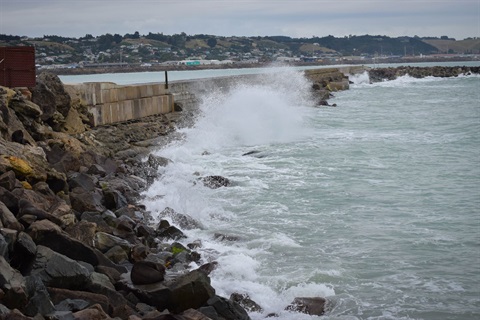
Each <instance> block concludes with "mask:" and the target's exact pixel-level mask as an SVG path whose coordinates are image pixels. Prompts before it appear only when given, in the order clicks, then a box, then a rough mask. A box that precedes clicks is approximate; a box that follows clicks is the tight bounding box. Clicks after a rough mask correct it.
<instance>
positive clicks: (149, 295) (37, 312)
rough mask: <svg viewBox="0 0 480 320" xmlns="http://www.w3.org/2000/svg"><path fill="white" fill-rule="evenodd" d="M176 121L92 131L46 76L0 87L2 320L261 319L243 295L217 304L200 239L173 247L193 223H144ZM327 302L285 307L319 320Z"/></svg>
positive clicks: (82, 111)
mask: <svg viewBox="0 0 480 320" xmlns="http://www.w3.org/2000/svg"><path fill="white" fill-rule="evenodd" d="M323 85H324V84H319V85H317V87H318V88H317V89H320V87H323ZM179 109H180V108H177V110H179ZM178 113H180V114H182V113H184V112H178ZM184 114H186V115H187V117H189V116H191V113H188V112H186V113H184ZM184 118H185V116H183V117H182V116H181V115H180V116H178V114H177V113H175V114H166V115H157V116H151V117H148V118H143V119H137V120H132V121H129V122H127V123H117V124H112V125H109V126H101V127H95V128H91V127H90V126H89V125H90V123H91V114H89V113H88V109H87V108H86V106H85V105H84V104H83V103H82V101H81V100H80V99H78V97H76V95H75V93H72V92H67V91H66V88H65V87H64V86H63V85H62V83H61V82H60V80H59V79H58V77H57V76H55V75H53V74H48V73H42V74H40V75H39V76H38V78H37V84H36V86H35V87H33V88H23V89H9V88H5V87H0V318H1V319H111V318H114V319H131V320H134V319H183V320H189V319H203V320H208V319H213V320H222V319H233V320H235V319H239V320H240V319H242V320H243V319H249V316H248V313H247V311H246V310H248V311H261V307H260V306H258V305H257V304H256V303H255V302H254V301H252V300H251V299H250V298H249V297H248V295H246V294H235V293H234V294H232V295H231V296H230V297H221V296H218V295H216V294H215V289H214V288H213V287H212V286H211V285H210V277H209V274H210V273H211V272H212V271H213V270H214V269H215V267H216V265H217V263H216V262H209V263H204V262H203V260H202V257H201V255H200V254H199V253H198V252H197V251H196V250H197V249H198V248H199V247H201V246H202V243H201V242H200V241H193V242H191V243H187V244H182V243H184V242H182V239H184V238H185V235H184V233H183V232H182V230H185V229H188V228H196V227H198V225H199V222H197V221H195V220H193V219H192V218H191V217H189V216H187V215H184V214H182V213H178V212H175V211H174V210H172V209H170V208H166V209H165V210H164V211H163V212H162V213H161V214H160V217H161V220H160V222H159V223H153V219H152V217H151V215H150V213H149V212H147V211H146V210H145V207H144V206H142V204H141V200H142V197H141V192H142V191H143V190H145V189H146V188H147V187H148V186H149V184H150V183H152V182H153V181H154V180H155V179H156V178H158V172H159V171H158V169H159V167H161V166H165V165H166V164H168V162H169V161H170V160H168V159H165V158H161V157H156V156H153V155H152V154H150V151H151V150H152V148H155V147H158V146H161V145H163V144H165V143H167V141H168V140H169V139H175V126H178V125H181V123H182V121H184V120H185V119H184ZM174 119H175V120H174ZM174 121H176V123H174ZM201 181H203V183H204V184H205V186H206V187H210V188H218V187H224V186H228V179H226V178H223V177H219V176H210V177H201ZM169 221H171V222H169ZM214 237H216V238H217V240H218V241H223V240H222V239H227V240H228V239H229V236H228V235H215V236H214ZM181 242H182V243H181ZM325 302H326V301H325V299H323V298H321V297H310V298H302V297H299V298H297V299H295V300H294V301H292V303H291V304H290V305H288V306H285V308H286V309H288V310H291V311H292V312H304V313H311V314H322V313H323V312H324V305H325Z"/></svg>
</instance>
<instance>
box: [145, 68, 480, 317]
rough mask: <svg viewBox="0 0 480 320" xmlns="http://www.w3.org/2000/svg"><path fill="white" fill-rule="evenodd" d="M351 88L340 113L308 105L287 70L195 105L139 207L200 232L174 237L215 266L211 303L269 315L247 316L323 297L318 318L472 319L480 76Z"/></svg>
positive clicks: (478, 286)
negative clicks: (194, 225) (192, 224)
mask: <svg viewBox="0 0 480 320" xmlns="http://www.w3.org/2000/svg"><path fill="white" fill-rule="evenodd" d="M266 76H267V77H268V75H266ZM350 80H351V81H353V82H354V83H353V84H352V85H351V87H350V89H349V90H347V91H343V92H337V93H335V97H334V98H332V99H331V100H330V101H329V102H330V104H333V103H335V104H336V105H337V107H314V103H313V102H312V100H311V99H310V97H309V90H308V88H309V84H308V82H307V81H306V80H305V79H304V78H303V76H302V74H301V73H300V72H298V71H296V70H292V71H285V75H284V76H281V77H279V76H275V75H273V74H272V75H271V81H270V84H269V85H249V86H248V85H239V86H237V87H234V88H232V90H230V91H229V92H228V93H222V94H218V93H216V94H214V93H212V94H211V95H206V96H204V97H202V101H203V102H202V104H201V106H200V110H199V115H198V118H197V119H196V121H195V124H194V125H193V126H191V127H188V128H183V129H180V133H181V134H182V136H183V138H182V139H179V140H178V141H175V142H172V143H171V144H169V145H167V146H165V147H163V148H160V149H158V150H157V151H155V152H154V153H155V154H156V155H159V156H163V157H167V158H169V159H171V160H172V162H171V164H169V165H168V166H167V167H165V168H162V169H161V177H160V178H159V179H158V180H157V181H155V182H154V184H153V185H152V186H151V187H150V188H149V190H148V191H147V192H145V196H146V199H145V204H146V206H147V208H148V209H149V210H151V212H152V213H153V214H154V215H156V216H157V219H160V218H163V217H161V216H158V215H159V213H160V212H161V211H162V210H163V209H165V208H166V207H170V208H172V209H174V210H175V211H177V212H180V213H183V214H187V215H189V216H191V217H193V218H194V219H196V220H197V221H199V222H200V223H201V224H202V228H201V229H194V230H185V231H184V232H185V234H186V235H187V236H188V238H187V239H185V240H183V241H182V242H183V243H185V244H186V243H189V242H192V241H194V240H198V239H200V240H201V241H202V244H203V246H202V248H200V249H198V250H199V252H200V253H201V255H202V261H201V263H205V262H209V261H218V263H219V264H218V267H217V269H216V270H214V271H213V272H212V273H211V275H210V276H211V279H212V285H213V286H214V288H215V289H216V292H217V294H218V295H221V296H225V297H227V298H228V297H229V296H230V294H231V293H233V292H237V293H245V294H248V295H249V296H250V298H251V299H252V300H254V301H256V302H257V303H258V304H259V305H260V306H261V307H262V308H263V311H261V312H252V313H250V316H251V318H252V319H264V318H265V316H266V315H267V314H270V313H275V314H277V316H278V318H277V319H280V320H284V319H317V318H319V317H317V316H309V315H304V314H298V313H292V312H290V311H286V310H285V307H286V306H287V305H288V304H290V303H291V302H292V300H293V299H294V298H295V297H319V296H320V297H325V298H327V300H328V310H327V313H326V315H325V316H323V317H322V319H479V318H480V235H479V234H480V102H479V101H480V90H479V89H480V78H479V77H478V76H461V77H457V78H431V77H429V78H424V79H414V78H411V77H409V76H405V77H402V78H399V79H397V80H394V81H388V82H380V83H375V84H370V83H369V81H368V76H367V75H366V74H363V75H357V76H352V77H351V78H350ZM251 151H254V153H252V154H250V155H245V154H246V153H249V152H251ZM208 175H221V176H223V177H226V178H228V179H230V181H231V182H232V185H231V186H229V187H222V188H218V189H210V188H207V187H205V186H204V185H203V184H202V183H200V181H199V177H203V176H208ZM167 219H168V218H167ZM216 233H220V234H224V235H229V236H235V237H238V240H237V241H220V240H215V237H214V235H215V234H216ZM196 267H198V265H197V264H195V263H192V265H191V268H192V269H194V268H196Z"/></svg>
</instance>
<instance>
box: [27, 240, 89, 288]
mask: <svg viewBox="0 0 480 320" xmlns="http://www.w3.org/2000/svg"><path fill="white" fill-rule="evenodd" d="M35 274H36V275H38V276H39V277H40V279H42V281H43V283H44V284H45V285H46V286H48V287H55V288H65V289H73V290H75V289H76V290H79V289H82V288H83V287H84V286H85V285H86V284H87V283H88V281H89V279H90V274H91V272H90V271H89V270H88V269H87V268H86V267H85V266H83V265H81V264H80V263H78V262H77V261H75V260H72V259H70V258H68V257H66V256H64V255H61V254H60V253H57V252H55V251H53V250H52V249H50V248H48V247H44V246H37V255H36V257H35V262H34V264H33V269H32V275H35Z"/></svg>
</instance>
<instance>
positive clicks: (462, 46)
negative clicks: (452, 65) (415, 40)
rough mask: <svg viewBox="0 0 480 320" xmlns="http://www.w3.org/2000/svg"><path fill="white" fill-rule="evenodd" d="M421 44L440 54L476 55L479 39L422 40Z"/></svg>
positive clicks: (479, 46)
mask: <svg viewBox="0 0 480 320" xmlns="http://www.w3.org/2000/svg"><path fill="white" fill-rule="evenodd" d="M423 42H425V43H428V44H429V45H432V46H434V47H435V48H437V49H438V51H440V52H444V53H464V54H468V53H478V52H480V38H477V39H465V40H459V41H455V40H442V39H432V40H423Z"/></svg>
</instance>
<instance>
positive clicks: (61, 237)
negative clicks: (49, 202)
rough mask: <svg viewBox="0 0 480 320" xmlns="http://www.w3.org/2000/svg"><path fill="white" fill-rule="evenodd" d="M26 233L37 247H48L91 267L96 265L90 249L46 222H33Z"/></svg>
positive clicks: (93, 253) (93, 252) (93, 254)
mask: <svg viewBox="0 0 480 320" xmlns="http://www.w3.org/2000/svg"><path fill="white" fill-rule="evenodd" d="M28 233H29V234H30V236H31V237H32V239H33V240H34V241H35V243H36V244H37V245H42V246H45V247H49V248H50V249H52V250H54V251H56V252H58V253H61V254H63V255H65V256H67V257H69V258H70V259H74V260H78V261H84V262H86V263H89V264H91V265H93V266H96V265H97V264H98V258H97V255H96V253H95V251H94V249H93V248H92V247H90V246H88V245H86V244H84V243H82V242H81V241H79V240H77V239H74V238H72V237H71V236H70V235H69V234H68V233H66V232H64V231H62V229H61V228H60V227H58V226H56V225H55V224H53V223H52V222H50V221H48V220H41V221H35V222H34V223H32V224H31V225H30V227H29V229H28Z"/></svg>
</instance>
